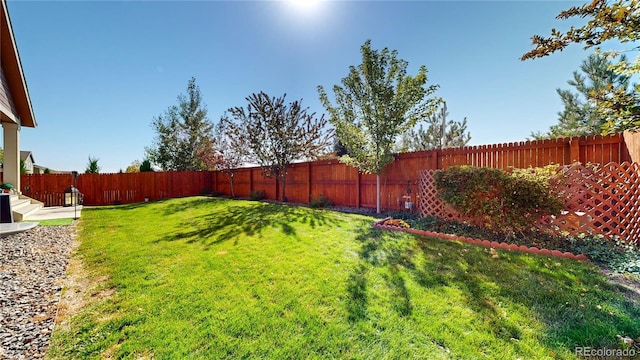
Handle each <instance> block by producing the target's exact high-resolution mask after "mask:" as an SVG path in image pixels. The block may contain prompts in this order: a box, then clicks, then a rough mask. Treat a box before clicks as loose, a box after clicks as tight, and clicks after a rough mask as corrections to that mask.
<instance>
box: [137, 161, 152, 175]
mask: <svg viewBox="0 0 640 360" xmlns="http://www.w3.org/2000/svg"><path fill="white" fill-rule="evenodd" d="M140 172H153V167H151V161H149V159H144V160H142V164H140Z"/></svg>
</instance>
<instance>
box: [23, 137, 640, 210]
mask: <svg viewBox="0 0 640 360" xmlns="http://www.w3.org/2000/svg"><path fill="white" fill-rule="evenodd" d="M395 157H396V159H395V161H394V162H393V163H391V164H390V165H389V166H388V167H387V168H386V169H385V170H384V171H383V173H382V188H381V200H382V207H383V209H385V210H401V209H404V202H403V201H404V200H406V199H405V198H403V196H404V195H406V190H407V187H411V189H412V193H411V195H410V196H411V197H410V198H409V200H410V201H411V202H414V203H415V202H416V195H417V194H418V192H417V191H416V189H417V185H418V180H419V178H420V175H419V174H420V171H421V170H423V169H443V168H447V167H449V166H452V165H471V166H486V167H493V168H499V169H506V168H509V167H515V168H528V167H540V166H545V165H548V164H551V163H554V164H559V165H568V164H571V163H573V162H574V161H580V162H583V163H587V162H594V163H608V162H612V161H613V162H618V163H621V162H624V161H632V160H633V159H635V160H633V161H640V134H631V133H624V134H622V133H620V134H616V135H611V136H587V137H575V138H563V139H553V140H543V141H526V142H518V143H507V144H497V145H483V146H468V147H463V148H457V149H441V150H429V151H417V152H411V153H401V154H397V155H396V156H395ZM72 184H73V177H72V176H71V175H70V174H39V175H23V176H22V192H23V193H24V194H25V195H27V196H31V197H33V198H35V199H37V200H40V201H43V202H44V203H45V205H46V206H52V205H61V204H62V201H63V199H64V194H63V193H64V190H65V189H66V188H68V187H69V186H70V185H72ZM78 188H79V189H80V191H81V192H82V193H83V194H84V200H85V204H87V205H111V204H114V203H121V204H126V203H134V202H141V201H144V199H145V198H149V199H150V200H157V199H165V198H172V197H180V196H190V195H197V194H200V193H202V191H203V189H206V190H211V191H214V192H217V193H220V194H224V195H231V189H230V187H229V180H228V178H227V176H226V175H225V174H224V173H221V172H217V171H214V172H207V171H205V172H189V171H186V172H155V173H132V174H128V173H124V174H81V175H80V176H79V178H78ZM234 190H235V194H236V196H239V197H249V195H250V193H251V191H264V192H265V193H266V195H267V198H268V199H278V195H279V191H280V189H279V187H278V184H277V182H276V181H275V179H269V178H265V177H264V176H263V175H262V170H261V169H260V168H258V167H252V168H242V169H238V172H237V173H236V175H235V181H234ZM321 194H322V195H324V196H325V197H326V198H328V199H329V200H331V201H332V203H333V204H335V205H337V206H350V207H364V208H375V207H376V176H375V175H373V174H362V173H360V172H359V171H358V170H357V169H356V168H353V167H349V166H346V165H344V164H342V163H340V162H339V161H338V160H337V159H330V160H319V161H313V162H304V163H296V164H293V165H291V167H290V168H289V169H288V174H287V188H286V195H287V198H288V200H289V201H290V202H299V203H309V202H310V201H311V200H312V199H314V198H318V197H319V196H320V195H321Z"/></svg>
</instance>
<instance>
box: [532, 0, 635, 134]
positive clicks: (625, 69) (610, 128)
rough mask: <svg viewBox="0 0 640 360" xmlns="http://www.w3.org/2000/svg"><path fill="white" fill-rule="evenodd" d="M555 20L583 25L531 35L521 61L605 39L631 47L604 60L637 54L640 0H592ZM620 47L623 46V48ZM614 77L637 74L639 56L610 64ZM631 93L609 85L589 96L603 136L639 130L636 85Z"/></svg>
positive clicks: (594, 43) (598, 43)
mask: <svg viewBox="0 0 640 360" xmlns="http://www.w3.org/2000/svg"><path fill="white" fill-rule="evenodd" d="M557 18H558V19H562V20H566V19H570V18H582V19H586V20H587V22H586V24H584V25H583V26H580V27H575V26H572V27H571V28H570V29H569V30H568V31H566V32H564V33H563V32H560V31H558V30H556V29H552V30H551V35H550V36H549V37H546V38H545V37H542V36H539V35H534V36H533V37H532V44H533V46H534V49H532V50H531V51H529V52H527V53H525V54H524V55H523V56H522V58H521V59H522V60H527V59H535V58H540V57H544V56H547V55H549V54H552V53H554V52H556V51H561V50H563V49H564V48H566V47H567V46H569V45H570V44H574V43H575V44H583V45H584V48H585V49H588V48H592V47H595V48H596V50H597V51H600V46H601V45H602V44H603V43H605V42H606V41H608V40H616V41H618V42H620V43H622V44H633V45H632V46H631V48H630V49H622V50H619V51H606V52H605V53H606V54H607V56H608V57H610V58H616V57H618V56H619V54H620V53H621V52H622V51H638V50H640V46H638V45H637V41H638V39H640V0H612V1H607V0H593V1H591V2H589V3H587V4H585V5H582V6H574V7H571V8H569V9H567V10H565V11H563V12H561V13H560V14H559V15H558V16H557ZM623 46H624V45H623ZM612 68H613V69H614V70H615V71H616V73H617V74H620V75H627V76H632V75H634V74H638V73H640V57H638V58H636V59H635V60H634V61H633V62H631V63H629V62H627V61H626V59H622V61H620V62H618V63H617V64H615V65H613V66H612ZM634 87H635V91H633V92H628V91H626V89H624V88H621V87H619V88H616V87H615V86H613V84H609V85H607V86H606V87H605V88H604V89H601V90H600V91H598V92H596V93H594V94H593V98H595V99H597V104H596V110H597V113H598V115H599V117H600V118H601V119H603V120H604V124H603V133H611V132H615V131H622V130H627V129H629V130H640V95H639V93H640V85H635V86H634Z"/></svg>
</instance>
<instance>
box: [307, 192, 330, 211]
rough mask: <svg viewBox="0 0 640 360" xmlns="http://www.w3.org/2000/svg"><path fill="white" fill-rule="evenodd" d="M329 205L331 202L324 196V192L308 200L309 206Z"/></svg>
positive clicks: (321, 206) (323, 206)
mask: <svg viewBox="0 0 640 360" xmlns="http://www.w3.org/2000/svg"><path fill="white" fill-rule="evenodd" d="M331 205H333V203H332V202H331V200H329V199H328V198H327V197H326V196H324V194H320V196H318V197H317V198H314V197H312V198H311V201H310V202H309V207H312V208H316V209H318V208H325V207H330V206H331Z"/></svg>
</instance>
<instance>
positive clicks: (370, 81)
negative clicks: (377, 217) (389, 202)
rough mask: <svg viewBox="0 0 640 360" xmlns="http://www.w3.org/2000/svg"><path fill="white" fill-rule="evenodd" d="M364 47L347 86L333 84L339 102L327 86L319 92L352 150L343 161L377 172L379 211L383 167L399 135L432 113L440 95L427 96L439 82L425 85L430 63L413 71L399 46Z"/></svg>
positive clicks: (345, 82) (341, 137) (345, 81)
mask: <svg viewBox="0 0 640 360" xmlns="http://www.w3.org/2000/svg"><path fill="white" fill-rule="evenodd" d="M360 50H361V53H362V64H360V65H359V66H358V67H355V66H351V67H349V74H348V75H347V76H346V77H345V78H343V79H342V85H343V86H339V85H335V86H334V87H333V92H334V95H335V101H336V105H335V106H334V105H333V104H331V102H330V101H329V97H328V96H327V93H326V92H325V90H324V88H323V87H322V86H318V92H319V94H320V101H322V104H323V105H324V107H325V108H326V109H327V111H328V112H329V114H330V120H329V121H330V122H331V124H333V125H334V126H335V128H336V135H337V138H338V140H339V141H340V143H342V144H343V145H344V147H345V148H346V150H347V153H348V154H347V155H343V156H342V157H340V161H342V162H344V163H345V164H347V165H351V166H355V167H357V168H358V169H360V171H363V172H366V173H372V174H376V188H377V191H376V198H377V199H376V209H377V212H378V213H380V173H381V172H382V171H383V170H384V169H385V168H386V167H387V165H389V164H390V163H391V162H392V161H393V160H394V158H393V154H392V150H393V147H394V144H395V140H396V138H397V137H398V136H399V135H401V134H402V133H404V132H406V131H408V130H409V129H411V128H412V127H413V126H414V125H415V124H416V122H417V121H418V120H420V119H424V118H426V117H428V116H429V115H431V114H432V113H433V111H434V110H435V108H436V105H437V103H438V102H439V100H438V99H434V98H427V97H428V96H429V95H431V94H432V93H433V92H435V91H436V89H437V86H435V85H432V86H428V87H427V86H426V83H427V68H426V67H425V66H421V67H420V69H419V71H418V74H417V75H416V76H410V75H407V66H408V62H407V61H405V60H402V59H399V58H398V52H397V51H395V50H393V51H391V50H389V49H387V48H384V49H382V50H381V51H378V50H373V49H371V41H369V40H368V41H366V42H365V43H364V45H362V47H361V48H360Z"/></svg>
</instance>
